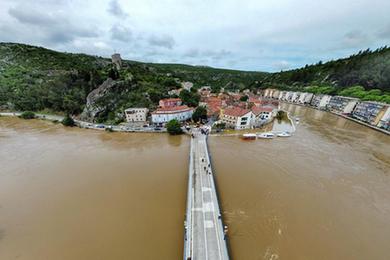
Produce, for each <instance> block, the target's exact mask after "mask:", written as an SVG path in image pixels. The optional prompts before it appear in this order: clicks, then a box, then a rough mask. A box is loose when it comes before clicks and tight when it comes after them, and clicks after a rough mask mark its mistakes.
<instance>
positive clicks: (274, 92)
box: [271, 89, 280, 99]
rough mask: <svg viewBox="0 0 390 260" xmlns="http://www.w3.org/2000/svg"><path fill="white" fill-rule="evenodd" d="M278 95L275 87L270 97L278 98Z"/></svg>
mask: <svg viewBox="0 0 390 260" xmlns="http://www.w3.org/2000/svg"><path fill="white" fill-rule="evenodd" d="M279 95H280V91H279V90H277V89H275V90H274V91H273V92H272V96H271V98H274V99H279Z"/></svg>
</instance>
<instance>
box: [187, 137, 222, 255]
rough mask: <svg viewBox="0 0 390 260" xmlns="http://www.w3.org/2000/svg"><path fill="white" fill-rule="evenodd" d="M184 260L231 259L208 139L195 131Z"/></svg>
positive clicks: (190, 167)
mask: <svg viewBox="0 0 390 260" xmlns="http://www.w3.org/2000/svg"><path fill="white" fill-rule="evenodd" d="M184 226H185V234H184V260H208V259H209V260H214V259H220V260H225V259H229V254H228V249H227V243H226V231H227V229H226V227H224V225H223V222H222V215H221V211H220V207H219V202H218V197H217V191H216V187H215V183H214V177H213V171H212V167H211V161H210V157H209V153H208V147H207V136H206V135H204V134H202V133H201V132H200V131H199V130H197V129H194V131H193V137H192V138H191V151H190V163H189V180H188V194H187V212H186V220H185V223H184Z"/></svg>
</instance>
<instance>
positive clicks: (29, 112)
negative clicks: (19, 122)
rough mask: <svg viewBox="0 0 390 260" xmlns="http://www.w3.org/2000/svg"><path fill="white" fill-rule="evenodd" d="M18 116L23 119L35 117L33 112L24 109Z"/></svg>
mask: <svg viewBox="0 0 390 260" xmlns="http://www.w3.org/2000/svg"><path fill="white" fill-rule="evenodd" d="M20 118H23V119H34V118H35V113H34V112H31V111H26V112H23V113H22V114H21V115H20Z"/></svg>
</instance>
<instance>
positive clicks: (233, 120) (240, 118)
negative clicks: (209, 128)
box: [219, 107, 253, 130]
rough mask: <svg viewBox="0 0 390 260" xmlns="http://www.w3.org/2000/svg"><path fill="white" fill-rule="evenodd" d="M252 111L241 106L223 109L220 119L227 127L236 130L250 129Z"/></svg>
mask: <svg viewBox="0 0 390 260" xmlns="http://www.w3.org/2000/svg"><path fill="white" fill-rule="evenodd" d="M252 117H253V114H252V111H251V110H249V109H243V108H240V107H233V108H226V109H221V114H220V116H219V118H220V121H221V122H223V123H225V124H226V127H228V128H233V129H236V130H240V129H249V128H250V127H251V123H252Z"/></svg>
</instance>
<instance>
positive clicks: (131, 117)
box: [125, 108, 149, 123]
mask: <svg viewBox="0 0 390 260" xmlns="http://www.w3.org/2000/svg"><path fill="white" fill-rule="evenodd" d="M148 112H149V110H148V109H147V108H128V109H126V110H125V115H126V120H127V122H129V123H131V122H146V119H147V117H148Z"/></svg>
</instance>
